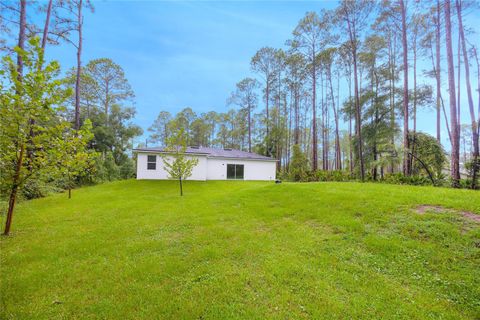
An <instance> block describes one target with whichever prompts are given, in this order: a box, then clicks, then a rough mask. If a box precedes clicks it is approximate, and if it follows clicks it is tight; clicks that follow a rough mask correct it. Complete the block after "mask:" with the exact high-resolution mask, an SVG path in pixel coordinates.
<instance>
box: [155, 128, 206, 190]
mask: <svg viewBox="0 0 480 320" xmlns="http://www.w3.org/2000/svg"><path fill="white" fill-rule="evenodd" d="M164 150H165V153H164V154H162V155H161V157H162V160H163V164H164V165H165V166H164V169H165V170H166V171H167V172H168V175H169V177H170V179H178V182H179V185H180V195H181V196H183V185H182V181H183V180H185V179H187V178H188V177H190V176H191V175H192V170H193V168H194V167H195V166H196V165H197V164H198V159H191V158H187V156H186V154H185V153H186V151H187V142H186V136H185V132H184V130H183V129H180V130H177V131H176V132H174V133H173V134H172V135H171V136H170V137H169V138H168V139H167V146H166V147H165V149H164Z"/></svg>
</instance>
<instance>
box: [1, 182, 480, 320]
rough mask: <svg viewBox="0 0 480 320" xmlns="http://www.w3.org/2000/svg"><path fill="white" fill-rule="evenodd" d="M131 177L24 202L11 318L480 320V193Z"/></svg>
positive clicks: (9, 265)
mask: <svg viewBox="0 0 480 320" xmlns="http://www.w3.org/2000/svg"><path fill="white" fill-rule="evenodd" d="M185 192H186V193H185V196H184V197H179V196H178V187H177V184H176V183H175V182H173V181H133V180H130V181H121V182H115V183H109V184H104V185H99V186H94V187H87V188H82V189H79V190H74V192H73V198H72V199H71V200H69V199H67V196H66V195H65V194H57V195H54V196H51V197H48V198H44V199H39V200H33V201H28V202H24V203H21V204H20V205H19V206H18V210H17V212H16V215H15V216H14V221H13V222H14V225H13V235H12V236H10V237H2V238H1V240H0V241H1V255H0V257H1V260H0V263H1V278H0V279H1V284H0V293H1V298H0V302H1V304H0V318H1V319H286V318H289V319H312V318H314V319H319V318H325V319H332V318H341V319H347V318H348V319H352V318H363V319H371V318H377V319H378V318H390V319H392V318H395V319H479V318H480V280H479V279H480V228H479V225H478V224H475V223H473V222H470V221H468V220H465V219H464V218H462V217H461V216H460V215H455V214H448V213H447V214H435V213H427V214H425V215H419V214H417V213H415V212H414V211H413V210H412V208H414V207H416V206H417V205H420V204H431V205H441V206H445V207H447V208H452V209H458V210H468V211H472V212H475V213H477V214H478V213H480V193H478V192H474V191H470V190H452V189H442V188H431V187H411V186H395V185H383V184H382V185H380V184H360V183H305V184H294V183H283V184H281V185H276V184H273V183H266V182H240V181H226V182H220V181H208V182H187V183H186V186H185Z"/></svg>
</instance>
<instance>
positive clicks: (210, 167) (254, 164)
mask: <svg viewBox="0 0 480 320" xmlns="http://www.w3.org/2000/svg"><path fill="white" fill-rule="evenodd" d="M227 164H243V165H244V169H243V170H244V172H243V175H244V178H243V180H275V173H276V162H275V161H263V160H243V159H222V158H208V162H207V180H227Z"/></svg>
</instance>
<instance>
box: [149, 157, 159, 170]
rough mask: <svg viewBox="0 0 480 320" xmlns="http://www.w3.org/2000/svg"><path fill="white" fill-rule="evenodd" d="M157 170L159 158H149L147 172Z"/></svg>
mask: <svg viewBox="0 0 480 320" xmlns="http://www.w3.org/2000/svg"><path fill="white" fill-rule="evenodd" d="M156 169H157V156H147V170H156Z"/></svg>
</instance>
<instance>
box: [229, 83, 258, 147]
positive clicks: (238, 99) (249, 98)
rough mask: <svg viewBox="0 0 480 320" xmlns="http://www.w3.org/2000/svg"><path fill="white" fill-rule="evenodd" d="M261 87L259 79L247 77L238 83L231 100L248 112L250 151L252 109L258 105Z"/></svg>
mask: <svg viewBox="0 0 480 320" xmlns="http://www.w3.org/2000/svg"><path fill="white" fill-rule="evenodd" d="M258 87H259V83H258V81H257V80H255V79H252V78H245V79H243V80H242V81H240V82H239V83H237V89H236V90H235V91H234V92H233V93H232V95H231V97H230V99H229V101H230V102H231V103H234V104H236V105H238V106H239V107H240V108H241V109H242V110H244V111H245V113H246V114H247V126H248V152H252V111H253V110H254V109H255V107H256V106H257V99H258V96H257V93H256V92H255V91H256V89H257V88H258Z"/></svg>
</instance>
